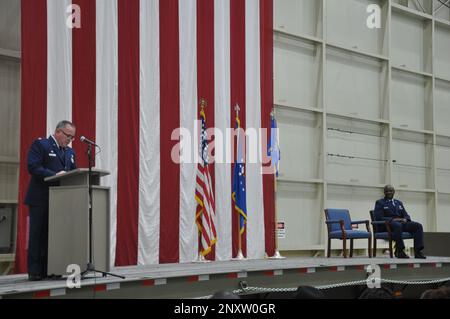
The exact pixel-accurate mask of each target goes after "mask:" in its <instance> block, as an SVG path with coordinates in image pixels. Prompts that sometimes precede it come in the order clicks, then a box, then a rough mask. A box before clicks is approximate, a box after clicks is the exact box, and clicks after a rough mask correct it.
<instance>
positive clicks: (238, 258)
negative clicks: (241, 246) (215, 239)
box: [231, 250, 247, 260]
mask: <svg viewBox="0 0 450 319" xmlns="http://www.w3.org/2000/svg"><path fill="white" fill-rule="evenodd" d="M246 259H247V258H245V257H244V255H243V254H242V251H241V250H239V252H238V254H237V256H236V257H234V258H233V259H231V260H246Z"/></svg>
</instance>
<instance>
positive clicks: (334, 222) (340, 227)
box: [325, 208, 372, 258]
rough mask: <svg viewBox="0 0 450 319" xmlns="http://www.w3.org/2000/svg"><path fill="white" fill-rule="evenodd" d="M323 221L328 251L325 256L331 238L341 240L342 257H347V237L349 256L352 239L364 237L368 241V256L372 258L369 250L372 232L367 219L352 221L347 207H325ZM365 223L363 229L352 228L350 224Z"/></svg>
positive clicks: (329, 250)
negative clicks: (325, 228)
mask: <svg viewBox="0 0 450 319" xmlns="http://www.w3.org/2000/svg"><path fill="white" fill-rule="evenodd" d="M325 223H326V224H327V229H328V251H327V257H330V254H331V240H332V239H340V240H342V248H343V251H344V258H347V249H346V245H347V239H350V257H353V240H354V239H360V238H366V239H368V241H369V245H368V251H369V258H372V251H371V239H372V234H371V232H370V228H369V221H368V220H358V221H352V220H351V218H350V213H349V211H348V210H347V209H335V208H328V209H325ZM358 224H366V229H367V231H365V230H354V229H353V228H352V225H358Z"/></svg>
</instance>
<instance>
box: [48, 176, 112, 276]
mask: <svg viewBox="0 0 450 319" xmlns="http://www.w3.org/2000/svg"><path fill="white" fill-rule="evenodd" d="M106 175H109V172H107V171H104V170H99V169H92V212H93V213H92V253H93V256H92V259H93V263H94V264H95V267H96V268H98V269H101V270H102V271H106V272H108V271H109V249H110V239H109V211H110V207H109V205H110V200H109V198H110V188H109V187H104V186H100V178H101V177H103V176H106ZM45 181H46V182H59V186H53V187H50V194H49V219H48V267H47V272H48V274H55V275H67V266H68V265H71V264H76V265H79V266H80V270H81V272H83V271H85V270H86V268H87V264H88V262H89V240H90V238H89V170H88V169H87V168H79V169H75V170H72V171H69V172H67V173H64V174H61V175H58V176H52V177H47V178H46V179H45Z"/></svg>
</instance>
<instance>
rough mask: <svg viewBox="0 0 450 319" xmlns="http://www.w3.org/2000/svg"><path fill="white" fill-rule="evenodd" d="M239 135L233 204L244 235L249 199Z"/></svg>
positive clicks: (238, 125)
mask: <svg viewBox="0 0 450 319" xmlns="http://www.w3.org/2000/svg"><path fill="white" fill-rule="evenodd" d="M240 127H241V126H240V121H239V117H237V118H236V128H237V129H238V130H239V128H240ZM238 132H239V133H238V135H237V163H235V164H234V172H233V193H232V198H233V203H234V208H235V210H236V212H238V213H239V233H240V234H241V235H242V234H243V233H244V231H245V225H246V223H247V199H246V191H245V164H244V156H243V154H244V152H243V147H244V145H243V143H241V138H242V137H241V136H240V130H239V131H238Z"/></svg>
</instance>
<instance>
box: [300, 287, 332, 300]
mask: <svg viewBox="0 0 450 319" xmlns="http://www.w3.org/2000/svg"><path fill="white" fill-rule="evenodd" d="M294 299H325V295H324V293H323V292H322V291H320V290H319V289H317V288H316V287H311V286H299V287H298V288H297V290H296V291H295V293H294Z"/></svg>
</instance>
